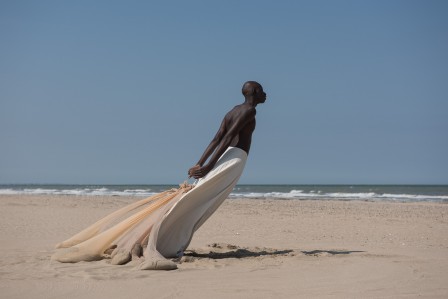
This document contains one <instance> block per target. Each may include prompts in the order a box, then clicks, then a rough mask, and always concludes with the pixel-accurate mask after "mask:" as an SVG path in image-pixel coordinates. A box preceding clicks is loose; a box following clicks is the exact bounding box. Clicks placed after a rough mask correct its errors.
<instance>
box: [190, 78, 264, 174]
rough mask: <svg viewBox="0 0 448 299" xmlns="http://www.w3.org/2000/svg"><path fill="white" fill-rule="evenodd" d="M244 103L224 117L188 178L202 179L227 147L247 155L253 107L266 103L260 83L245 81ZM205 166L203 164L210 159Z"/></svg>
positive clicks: (250, 137) (253, 126)
mask: <svg viewBox="0 0 448 299" xmlns="http://www.w3.org/2000/svg"><path fill="white" fill-rule="evenodd" d="M242 92H243V95H244V98H245V101H244V103H243V104H240V105H237V106H235V107H234V108H233V109H232V110H230V111H229V112H228V113H227V114H226V116H225V117H224V119H223V121H222V123H221V126H220V127H219V130H218V132H217V133H216V135H215V137H214V138H213V140H212V141H211V142H210V144H209V146H208V147H207V148H206V149H205V151H204V153H203V154H202V157H201V158H200V159H199V161H198V163H196V165H195V166H193V167H191V168H190V169H189V170H188V175H189V177H194V178H195V179H198V178H202V177H204V176H205V175H206V174H207V173H209V172H210V170H212V169H213V166H215V164H216V162H217V161H218V159H219V157H221V156H222V154H223V153H224V152H225V151H226V149H227V148H228V147H229V146H235V147H238V148H240V149H242V150H244V151H245V152H246V153H247V154H249V150H250V144H251V141H252V133H253V132H254V130H255V115H256V113H257V111H256V110H255V107H257V105H258V104H261V103H264V102H265V101H266V93H265V92H264V91H263V87H262V86H261V84H260V83H258V82H255V81H247V82H246V83H244V85H243V89H242ZM212 154H213V155H212ZM210 155H211V158H210V160H209V161H208V163H207V164H205V165H204V163H205V162H206V161H207V159H208V158H209V157H210Z"/></svg>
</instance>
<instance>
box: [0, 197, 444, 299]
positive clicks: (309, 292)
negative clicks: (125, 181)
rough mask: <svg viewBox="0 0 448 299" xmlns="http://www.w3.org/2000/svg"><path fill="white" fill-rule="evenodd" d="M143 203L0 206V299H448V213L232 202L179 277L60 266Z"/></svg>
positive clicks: (424, 208) (5, 202) (7, 202)
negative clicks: (100, 227) (101, 222)
mask: <svg viewBox="0 0 448 299" xmlns="http://www.w3.org/2000/svg"><path fill="white" fill-rule="evenodd" d="M135 200H137V198H135V197H132V198H127V197H97V196H96V197H81V196H6V195H3V196H0V231H1V234H0V238H1V240H0V256H1V259H0V298H66V299H70V298H109V299H113V298H276V299H278V298H448V205H446V204H433V203H378V202H353V201H350V202H348V201H298V200H249V199H232V200H227V201H226V202H225V203H224V204H223V205H222V206H221V207H220V208H219V209H218V211H217V212H216V213H215V214H214V215H213V216H212V217H211V218H210V219H209V220H208V221H207V222H206V223H205V224H204V226H203V227H201V229H200V230H199V231H198V232H197V233H196V234H195V236H194V237H193V241H192V243H191V245H190V248H189V249H190V251H188V252H187V253H186V256H185V257H184V258H183V259H182V263H180V264H179V269H178V270H175V271H140V270H135V269H134V267H133V266H127V265H125V266H112V265H110V264H108V263H107V261H106V260H103V261H99V262H90V263H87V262H81V263H77V264H62V263H58V262H51V261H50V257H51V255H52V253H53V248H54V245H55V244H56V243H58V242H60V241H62V240H65V239H67V238H68V237H70V236H72V235H73V234H75V233H77V232H78V231H80V230H81V229H83V228H85V227H86V226H88V225H90V224H91V223H93V222H95V221H96V220H98V219H99V218H101V217H102V216H104V215H107V214H109V213H110V212H112V211H114V210H116V209H118V208H119V207H122V206H124V205H125V204H128V203H130V202H133V201H135Z"/></svg>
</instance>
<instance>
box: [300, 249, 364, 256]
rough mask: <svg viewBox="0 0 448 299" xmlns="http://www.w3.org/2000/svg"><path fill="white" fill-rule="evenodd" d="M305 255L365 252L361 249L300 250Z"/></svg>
mask: <svg viewBox="0 0 448 299" xmlns="http://www.w3.org/2000/svg"><path fill="white" fill-rule="evenodd" d="M301 252H302V253H303V254H305V255H314V256H319V255H338V254H351V253H357V252H365V251H361V250H351V251H349V250H311V251H301Z"/></svg>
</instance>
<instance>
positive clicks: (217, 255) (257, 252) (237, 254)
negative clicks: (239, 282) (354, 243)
mask: <svg viewBox="0 0 448 299" xmlns="http://www.w3.org/2000/svg"><path fill="white" fill-rule="evenodd" d="M233 249H234V250H228V251H222V252H215V251H213V250H211V251H209V252H206V253H203V252H198V251H196V250H194V249H191V250H187V251H185V253H184V256H187V257H193V258H209V259H215V260H218V259H227V258H237V259H242V258H250V257H260V256H294V255H298V254H299V255H300V253H302V254H304V255H306V256H322V255H331V256H333V255H348V254H352V253H360V252H364V251H360V250H320V249H317V250H311V251H295V250H293V249H283V250H275V249H271V250H266V249H256V248H255V249H246V248H233ZM299 252H300V253H299Z"/></svg>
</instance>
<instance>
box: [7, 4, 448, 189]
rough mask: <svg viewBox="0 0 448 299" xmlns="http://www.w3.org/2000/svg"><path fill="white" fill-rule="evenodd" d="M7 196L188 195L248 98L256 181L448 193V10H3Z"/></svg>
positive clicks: (250, 166) (248, 172) (250, 175)
mask: <svg viewBox="0 0 448 299" xmlns="http://www.w3.org/2000/svg"><path fill="white" fill-rule="evenodd" d="M0 43H1V47H0V184H8V183H72V184H95V183H96V184H132V183H135V184H140V183H143V184H158V183H169V184H171V183H180V182H182V181H183V180H184V179H185V178H186V177H187V175H186V172H187V169H188V168H189V167H190V166H193V165H194V164H195V162H196V161H197V160H198V159H199V157H200V155H201V154H202V152H203V150H204V149H205V147H206V146H207V145H208V143H209V142H210V140H211V138H212V137H213V135H214V133H215V132H216V130H217V129H218V127H219V124H220V122H221V119H222V117H223V116H224V114H225V113H226V112H227V110H229V109H231V108H232V107H233V106H234V105H236V104H239V103H241V102H242V101H243V97H242V95H241V86H242V84H243V83H244V82H245V81H247V80H256V81H259V82H260V83H261V84H262V85H263V86H264V88H265V91H266V92H267V94H268V99H267V101H266V103H265V104H264V105H260V106H259V107H257V111H258V112H257V129H256V131H255V133H254V136H253V143H252V149H251V152H250V155H249V159H248V163H247V165H246V169H245V172H244V173H243V175H242V177H241V180H240V183H248V184H268V183H272V184H282V183H284V184H448V154H447V153H448V133H447V132H448V2H447V1H431V0H430V1H396V0H391V1H158V2H156V1H1V2H0Z"/></svg>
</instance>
